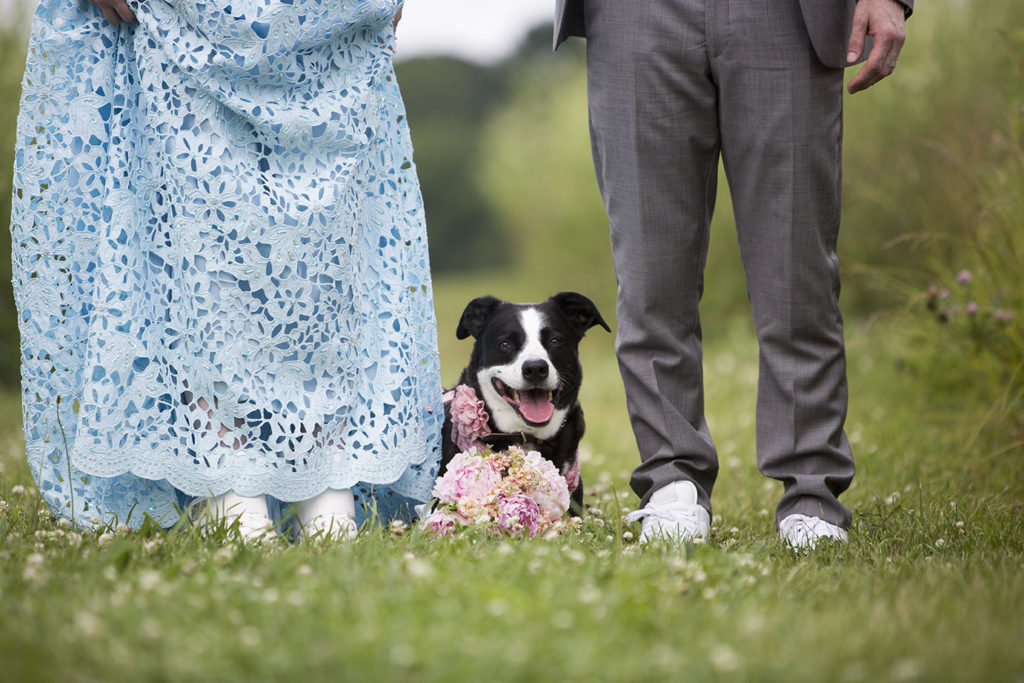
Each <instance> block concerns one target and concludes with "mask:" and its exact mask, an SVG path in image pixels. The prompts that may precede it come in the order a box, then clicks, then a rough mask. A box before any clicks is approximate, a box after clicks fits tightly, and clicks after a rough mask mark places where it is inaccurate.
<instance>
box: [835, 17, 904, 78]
mask: <svg viewBox="0 0 1024 683" xmlns="http://www.w3.org/2000/svg"><path fill="white" fill-rule="evenodd" d="M904 20H905V15H904V12H903V5H901V4H900V3H898V2H896V0H858V2H857V9H856V11H854V13H853V31H852V32H851V33H850V51H849V54H847V55H846V61H847V62H849V63H851V64H852V63H854V62H856V61H857V60H858V59H860V56H861V52H863V51H864V40H865V38H866V37H867V36H869V35H870V36H873V37H874V39H875V44H874V46H873V47H872V48H871V54H869V55H868V61H867V63H866V64H865V65H864V68H862V69H861V70H860V72H859V73H858V74H857V75H856V76H854V77H853V80H851V81H850V83H849V85H848V86H847V89H848V90H849V91H850V93H851V94H852V93H855V92H860V91H861V90H865V89H867V88H870V87H871V86H873V85H874V84H875V83H878V81H880V80H882V79H883V78H885V77H886V76H888V75H889V74H891V73H892V72H893V70H894V69H895V68H896V60H897V59H899V56H900V50H901V49H902V48H903V41H904V40H906V33H905V32H904V26H903V24H904Z"/></svg>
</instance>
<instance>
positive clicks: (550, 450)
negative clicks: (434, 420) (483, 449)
mask: <svg viewBox="0 0 1024 683" xmlns="http://www.w3.org/2000/svg"><path fill="white" fill-rule="evenodd" d="M595 325H600V326H601V327H603V328H604V329H606V330H608V331H609V332H611V328H609V327H608V324H607V323H606V322H605V321H604V319H603V318H602V317H601V314H600V313H599V312H598V310H597V307H596V306H595V305H594V302H592V301H591V300H590V299H588V298H587V297H585V296H583V295H582V294H577V293H576V292H562V293H560V294H556V295H555V296H553V297H551V298H550V299H548V300H547V301H545V302H543V303H539V304H512V303H508V302H505V301H502V300H500V299H496V298H495V297H493V296H483V297H479V298H476V299H473V300H472V301H470V302H469V304H468V305H467V306H466V310H465V311H464V312H463V313H462V319H461V320H460V321H459V326H458V328H457V329H456V332H455V334H456V336H457V337H458V338H459V339H465V338H467V337H469V336H472V337H473V338H474V339H475V340H476V341H475V343H474V344H473V353H472V355H471V356H470V359H469V365H467V366H466V368H465V369H464V370H463V371H462V375H461V377H460V378H459V385H460V387H461V386H463V385H464V386H466V387H469V388H471V389H473V391H474V392H475V393H476V396H477V397H479V399H480V400H482V401H483V404H484V406H485V407H486V411H487V414H488V416H489V423H488V427H489V429H490V433H488V434H485V435H483V436H481V437H480V441H482V442H483V443H484V444H486V445H488V446H491V447H493V448H496V449H504V448H508V447H509V446H512V445H520V446H523V447H525V448H527V449H529V450H536V451H539V452H540V454H541V455H542V456H544V457H545V458H547V459H548V460H549V461H551V463H552V464H554V465H555V467H556V468H558V471H559V472H560V473H561V474H562V475H563V476H565V477H566V480H567V481H568V482H569V491H570V494H571V496H572V500H573V502H574V505H573V512H575V513H577V514H578V513H579V512H580V511H581V510H582V509H583V482H582V479H581V478H580V476H579V460H578V455H577V448H578V446H579V443H580V439H581V438H582V437H583V430H584V422H583V410H582V408H580V404H579V400H578V396H579V390H580V384H581V383H582V381H583V371H582V369H581V367H580V362H579V354H578V345H579V342H580V340H581V339H583V335H584V334H586V332H587V330H589V329H590V328H591V327H594V326H595ZM453 394H454V390H453V391H452V392H448V393H447V394H446V400H445V422H444V429H443V437H442V438H443V442H442V455H441V474H443V473H444V471H445V469H446V468H447V466H448V463H449V462H451V459H452V458H453V457H454V456H455V455H456V454H457V453H458V452H459V451H460V450H461V449H460V447H459V444H457V443H456V440H455V433H454V432H453V429H452V425H453V423H452V411H451V401H452V396H453Z"/></svg>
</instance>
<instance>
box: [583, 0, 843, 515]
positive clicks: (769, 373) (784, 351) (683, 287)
mask: <svg viewBox="0 0 1024 683" xmlns="http://www.w3.org/2000/svg"><path fill="white" fill-rule="evenodd" d="M584 7H585V21H586V26H585V29H586V34H587V67H588V79H589V98H590V123H591V138H592V142H593V153H594V164H595V168H596V170H597V177H598V183H599V185H600V188H601V193H602V196H603V197H604V201H605V207H606V209H607V212H608V217H609V221H610V224H611V239H612V254H613V259H614V263H615V273H616V278H617V281H618V332H617V339H616V350H617V353H618V358H619V367H620V370H621V372H622V378H623V381H624V384H625V388H626V397H627V403H628V406H629V412H630V417H631V420H632V423H633V429H634V432H635V434H636V440H637V444H638V447H639V450H640V455H641V460H642V464H641V465H640V466H639V467H638V468H637V469H636V471H635V472H634V474H633V477H632V481H631V484H632V487H633V489H634V491H636V493H637V494H638V495H639V496H640V497H641V499H642V502H643V503H645V504H646V502H647V500H648V499H649V497H650V494H651V493H652V492H653V491H655V490H657V489H658V488H660V487H662V486H664V485H665V484H668V483H670V482H672V481H677V480H689V481H692V482H694V484H696V486H697V490H698V493H699V502H700V503H701V504H702V505H703V506H705V507H706V508H707V509H708V510H709V511H710V510H711V502H710V496H711V491H712V488H713V486H714V483H715V478H716V475H717V472H718V461H717V455H716V452H715V448H714V445H713V442H712V439H711V435H710V433H709V431H708V425H707V422H706V421H705V418H704V394H703V371H702V358H701V326H700V318H699V314H698V306H699V302H700V298H701V294H702V291H703V281H704V277H703V271H704V264H705V260H706V255H707V246H708V231H709V226H710V222H711V213H712V209H713V207H714V203H715V194H716V185H717V179H718V162H719V156H720V155H721V158H722V160H723V161H724V164H725V171H726V177H727V179H728V182H729V188H730V192H731V195H732V200H733V207H734V211H735V216H736V227H737V232H738V237H739V244H740V254H741V258H742V261H743V267H744V270H745V273H746V278H747V291H748V293H749V296H750V301H751V305H752V308H753V314H754V323H755V329H756V332H757V339H758V343H759V345H760V374H759V381H758V393H757V460H758V467H759V468H760V470H761V472H762V473H764V474H765V475H766V476H768V477H772V478H775V479H778V480H780V481H781V482H782V483H783V485H784V491H785V492H784V494H783V496H782V499H781V501H780V502H779V505H778V508H777V510H776V521H779V520H781V519H782V518H784V517H785V516H787V515H790V514H794V513H801V514H806V515H810V516H816V517H821V518H823V519H825V520H827V521H829V522H831V523H833V524H837V525H839V526H841V527H844V528H846V527H848V526H849V524H850V512H849V511H848V510H847V509H846V508H845V507H843V505H842V504H840V503H839V501H838V496H839V494H840V493H842V492H843V491H845V490H846V488H847V487H848V486H849V484H850V481H851V480H852V478H853V474H854V465H853V456H852V454H851V452H850V446H849V443H848V441H847V439H846V436H845V434H844V431H843V425H844V422H845V419H846V407H847V385H846V360H845V353H844V347H843V323H842V317H841V315H840V312H839V305H838V299H839V265H838V261H837V257H836V239H837V237H838V232H839V213H840V185H841V161H842V159H841V155H842V102H843V100H842V98H843V94H842V93H843V72H842V70H841V69H836V68H828V67H825V66H824V65H823V64H822V63H821V61H820V59H819V57H818V56H817V55H816V53H815V50H814V48H813V46H812V44H811V41H810V38H809V36H808V33H807V30H806V28H805V25H804V20H803V17H802V15H801V11H800V5H799V2H798V0H643V1H642V2H641V1H636V0H630V1H628V2H627V1H625V0H586V1H585V5H584ZM739 408H740V407H739V406H738V407H737V409H739Z"/></svg>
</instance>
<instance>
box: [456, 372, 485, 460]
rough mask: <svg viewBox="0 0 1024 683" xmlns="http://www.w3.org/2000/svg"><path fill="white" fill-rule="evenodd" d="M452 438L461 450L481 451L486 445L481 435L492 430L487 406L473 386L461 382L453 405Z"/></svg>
mask: <svg viewBox="0 0 1024 683" xmlns="http://www.w3.org/2000/svg"><path fill="white" fill-rule="evenodd" d="M451 416H452V440H453V441H454V442H455V445H457V446H458V447H459V450H460V451H473V452H476V453H480V452H482V451H483V450H484V446H483V444H482V443H480V437H481V436H483V435H484V434H487V433H488V432H489V431H490V428H489V427H488V422H489V421H490V416H489V415H488V414H487V406H485V405H484V402H483V401H481V400H480V399H479V398H477V395H476V392H475V391H473V387H469V386H466V385H465V384H460V385H459V386H457V387H455V392H454V396H453V397H452V406H451Z"/></svg>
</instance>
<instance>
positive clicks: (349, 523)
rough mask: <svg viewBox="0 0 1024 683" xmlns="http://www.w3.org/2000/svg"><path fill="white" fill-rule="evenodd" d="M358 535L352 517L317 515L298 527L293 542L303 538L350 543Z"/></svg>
mask: <svg viewBox="0 0 1024 683" xmlns="http://www.w3.org/2000/svg"><path fill="white" fill-rule="evenodd" d="M358 533H359V528H358V527H357V526H356V520H355V518H354V517H349V516H347V515H317V516H316V517H314V518H313V519H310V520H308V521H306V522H305V523H303V524H302V526H300V527H299V530H298V531H297V532H296V535H295V540H296V541H301V540H302V539H304V538H309V539H316V540H321V541H351V540H352V539H354V538H355V537H356V535H357V534H358Z"/></svg>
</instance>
